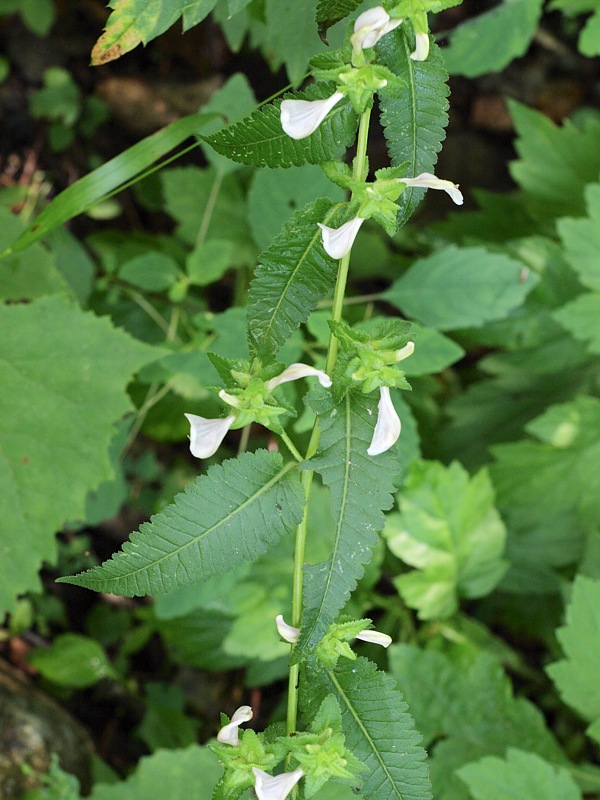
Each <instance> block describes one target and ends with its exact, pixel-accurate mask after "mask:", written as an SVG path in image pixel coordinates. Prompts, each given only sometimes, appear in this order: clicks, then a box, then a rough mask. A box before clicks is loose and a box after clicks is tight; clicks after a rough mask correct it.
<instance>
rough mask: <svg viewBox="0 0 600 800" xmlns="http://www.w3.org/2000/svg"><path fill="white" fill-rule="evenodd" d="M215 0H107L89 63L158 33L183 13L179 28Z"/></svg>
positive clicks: (125, 50)
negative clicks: (104, 18)
mask: <svg viewBox="0 0 600 800" xmlns="http://www.w3.org/2000/svg"><path fill="white" fill-rule="evenodd" d="M215 3H216V0H110V2H109V4H108V5H109V6H110V8H112V9H113V11H112V13H111V15H110V16H109V18H108V21H107V23H106V28H105V29H104V33H103V34H102V36H101V37H100V38H99V39H98V41H97V42H96V44H95V45H94V48H93V50H92V64H95V65H100V64H106V63H107V62H108V61H114V59H116V58H120V57H121V56H122V55H124V54H125V53H128V52H129V51H130V50H133V48H134V47H137V46H138V44H148V42H150V41H152V39H155V38H156V37H157V36H160V34H161V33H164V32H165V31H166V30H168V29H169V28H170V27H171V25H174V24H175V23H176V22H177V20H178V19H179V18H180V17H183V29H184V31H185V30H188V28H191V27H193V26H194V25H197V24H198V23H199V22H202V20H203V19H204V18H205V17H207V16H208V15H209V14H210V12H211V11H212V10H213V8H214V6H215Z"/></svg>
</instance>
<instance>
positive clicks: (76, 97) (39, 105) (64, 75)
mask: <svg viewBox="0 0 600 800" xmlns="http://www.w3.org/2000/svg"><path fill="white" fill-rule="evenodd" d="M80 102H81V97H80V94H79V87H78V86H77V84H76V83H75V81H74V80H73V78H72V76H71V73H70V72H68V71H67V70H66V69H63V68H62V67H50V68H49V69H47V70H46V71H45V72H44V85H43V87H42V88H41V89H38V90H37V91H36V92H34V93H33V95H32V97H31V105H30V109H31V114H32V115H33V116H34V117H37V118H40V117H43V118H45V119H50V120H60V121H61V122H63V123H64V124H65V125H67V126H72V125H73V124H74V123H75V120H76V119H77V117H78V116H79V107H80Z"/></svg>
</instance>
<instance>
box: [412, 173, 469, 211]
mask: <svg viewBox="0 0 600 800" xmlns="http://www.w3.org/2000/svg"><path fill="white" fill-rule="evenodd" d="M400 181H401V182H402V183H405V184H406V185H407V186H421V187H423V188H424V189H442V191H444V192H446V193H447V194H449V195H450V197H451V198H452V200H453V201H454V202H455V203H456V205H457V206H462V204H463V202H464V200H463V196H462V192H460V191H459V189H458V185H457V184H456V183H452V181H443V180H440V178H436V177H435V175H432V174H431V172H422V173H421V174H420V175H417V177H416V178H400Z"/></svg>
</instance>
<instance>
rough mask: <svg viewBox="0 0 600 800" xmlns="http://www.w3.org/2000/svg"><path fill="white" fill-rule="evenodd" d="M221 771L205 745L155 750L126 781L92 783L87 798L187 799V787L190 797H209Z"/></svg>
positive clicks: (204, 799)
mask: <svg viewBox="0 0 600 800" xmlns="http://www.w3.org/2000/svg"><path fill="white" fill-rule="evenodd" d="M222 772H223V768H222V764H221V762H220V761H219V760H218V759H217V757H216V756H214V755H213V754H212V753H211V752H210V750H207V749H206V748H205V747H199V746H198V745H196V744H193V745H190V746H189V747H187V748H185V749H184V750H158V751H157V752H156V753H153V754H152V755H151V756H145V757H144V758H142V759H141V761H140V762H139V764H138V766H137V768H136V770H135V772H134V773H133V774H132V775H130V776H129V777H128V778H127V780H125V781H121V782H119V783H113V784H96V785H95V786H94V788H93V790H92V793H91V795H89V800H148V798H151V797H152V798H159V797H168V798H169V800H189V798H190V787H193V791H194V800H210V798H211V797H212V793H213V789H214V787H215V785H216V783H217V781H218V780H219V778H220V776H221V774H222Z"/></svg>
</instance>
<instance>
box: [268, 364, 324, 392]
mask: <svg viewBox="0 0 600 800" xmlns="http://www.w3.org/2000/svg"><path fill="white" fill-rule="evenodd" d="M313 377H314V378H317V379H318V381H319V383H320V384H321V386H325V387H328V386H331V378H330V377H329V375H328V374H327V373H326V372H323V370H322V369H316V367H310V366H309V365H308V364H300V363H296V364H290V366H289V367H286V368H285V369H284V370H283V372H282V373H280V374H279V375H276V376H275V377H274V378H271V380H270V381H267V383H266V386H267V389H268V390H269V391H270V392H272V391H273V389H275V387H277V386H280V385H281V384H282V383H287V382H288V381H297V380H299V379H300V378H313Z"/></svg>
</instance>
